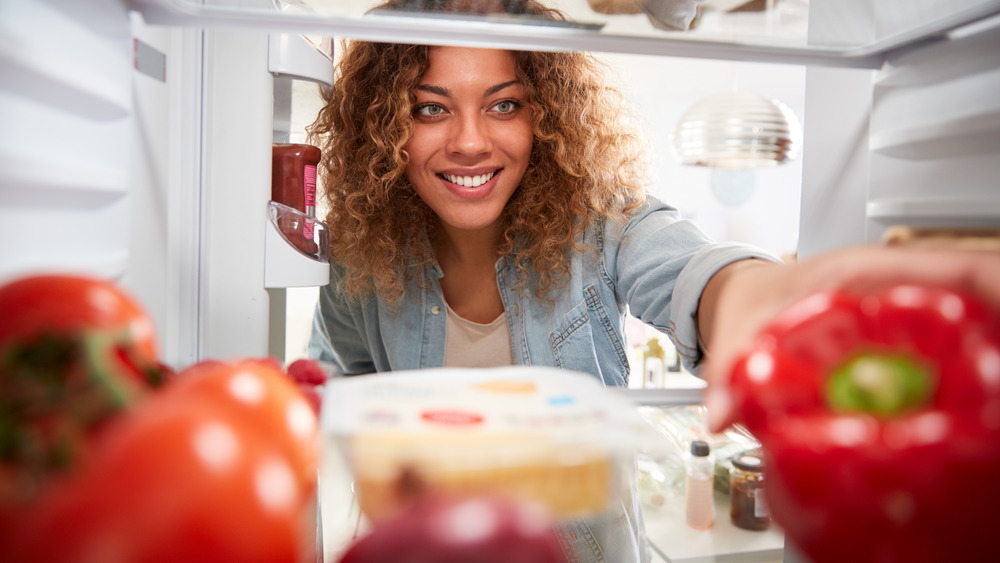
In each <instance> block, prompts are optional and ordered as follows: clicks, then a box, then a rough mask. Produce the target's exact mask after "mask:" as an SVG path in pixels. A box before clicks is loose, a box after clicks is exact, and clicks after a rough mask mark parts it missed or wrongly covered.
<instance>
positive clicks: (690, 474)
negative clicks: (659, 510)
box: [686, 440, 715, 530]
mask: <svg viewBox="0 0 1000 563" xmlns="http://www.w3.org/2000/svg"><path fill="white" fill-rule="evenodd" d="M714 481H715V456H713V455H712V451H711V449H710V448H709V447H708V442H705V441H703V440H695V441H693V442H691V457H690V458H688V462H687V493H686V512H687V524H688V526H691V527H692V528H695V529H697V530H704V529H707V528H711V527H712V524H713V523H714V522H715V494H714V492H713V491H714V487H713V484H714Z"/></svg>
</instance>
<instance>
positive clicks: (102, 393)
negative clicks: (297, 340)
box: [0, 279, 318, 563]
mask: <svg viewBox="0 0 1000 563" xmlns="http://www.w3.org/2000/svg"><path fill="white" fill-rule="evenodd" d="M78 280H80V279H78ZM16 283H21V282H16ZM75 283H76V285H81V286H86V285H90V286H92V287H94V286H98V285H101V284H103V282H93V281H92V280H90V281H87V280H80V281H78V282H75ZM71 285H72V284H71ZM39 287H41V288H48V289H45V290H44V291H48V294H47V295H48V296H49V298H50V299H51V300H63V305H62V306H63V310H69V311H77V309H79V310H84V309H85V307H84V305H83V304H80V303H75V302H74V301H73V300H74V299H76V298H82V299H84V300H89V301H91V302H94V303H95V304H103V306H107V305H108V304H109V303H111V302H113V301H114V300H115V299H117V298H119V297H122V294H121V293H120V292H119V291H118V290H116V289H115V288H114V287H113V286H111V285H108V284H104V287H103V288H101V292H100V293H98V294H97V295H99V297H98V298H96V299H95V298H94V297H93V296H94V295H95V294H94V293H88V292H80V291H76V292H73V291H68V292H63V293H60V292H59V291H55V290H53V289H51V288H52V287H53V286H51V285H45V284H41V285H40V286H39ZM5 291H6V288H0V313H3V314H4V315H6V313H7V311H14V313H13V314H14V315H15V316H14V317H10V318H18V319H25V318H29V319H30V318H31V315H30V314H29V313H28V312H24V311H18V310H17V307H16V304H17V303H18V301H16V300H14V301H11V300H9V299H7V297H6V296H8V295H10V294H9V293H5ZM37 291H40V292H42V291H43V290H42V289H38V290H37ZM24 294H25V291H22V293H21V295H24ZM27 294H31V291H27ZM39 295H40V297H39V298H38V300H39V301H45V299H44V296H45V293H44V292H43V293H40V294H39ZM122 298H123V297H122ZM95 306H96V305H95ZM40 307H41V310H42V313H44V314H49V312H47V311H49V310H48V309H45V308H44V306H40ZM122 310H124V309H122ZM51 311H52V314H53V316H54V317H58V316H59V315H58V314H57V313H58V309H52V310H51ZM135 311H138V309H137V308H136V309H135ZM18 314H20V315H21V316H20V317H17V315H18ZM68 317H70V318H72V319H75V320H73V321H72V322H70V321H67V320H66V318H62V319H61V320H60V319H56V320H52V321H51V322H50V323H49V324H48V325H46V323H45V322H44V319H43V320H38V319H37V318H35V319H30V320H31V321H32V322H23V323H22V324H21V325H19V326H23V327H26V328H25V329H24V330H23V331H21V332H18V331H13V330H10V329H9V325H7V324H6V322H5V323H4V325H3V326H4V329H3V339H2V341H0V353H2V360H3V363H2V364H0V407H2V412H0V432H2V434H0V438H2V442H0V445H2V448H3V449H2V450H0V451H2V453H3V459H2V463H3V465H2V467H0V470H2V471H0V493H2V495H0V561H4V562H20V561H30V562H50V561H52V562H55V561H59V562H112V561H113V562H123V563H128V562H140V561H141V562H157V561H164V562H166V561H172V562H174V561H185V562H188V561H195V562H197V561H240V562H254V561H268V562H281V561H287V562H292V563H294V562H298V561H306V560H310V559H312V558H314V557H315V554H314V551H315V548H314V545H315V524H316V523H315V489H316V469H317V464H318V460H317V456H318V444H317V419H316V414H315V412H314V411H313V409H312V407H311V405H310V404H309V402H308V401H307V400H306V399H305V397H304V396H303V395H302V393H301V392H300V391H299V390H298V388H297V387H296V384H295V383H294V382H293V381H292V380H291V378H290V377H289V376H288V375H287V374H286V373H285V372H284V371H283V370H282V369H281V367H280V365H279V364H278V363H277V362H275V361H273V360H271V359H247V360H242V361H234V362H221V361H205V362H201V363H199V364H196V365H194V366H191V367H189V368H187V369H185V370H182V371H180V372H179V373H177V374H172V375H170V377H169V378H167V379H168V380H167V381H166V382H165V383H163V384H162V385H160V386H159V387H158V388H156V389H154V388H153V387H152V386H151V385H152V383H150V381H155V378H154V380H148V379H143V378H142V377H139V375H141V374H145V373H151V371H149V370H146V369H144V368H145V367H150V366H153V367H154V369H153V370H152V372H153V373H157V374H161V375H162V374H164V372H165V368H163V367H162V366H160V365H159V364H158V363H156V356H155V347H153V346H152V342H154V340H153V339H152V332H151V325H148V326H147V328H145V329H142V330H139V329H136V327H137V326H138V327H141V326H143V324H144V323H146V324H148V318H145V317H144V316H142V315H141V314H140V313H138V312H134V313H131V314H127V315H124V316H122V315H119V317H117V318H118V319H119V320H117V321H115V322H106V319H107V318H108V315H104V316H101V315H96V314H94V315H91V316H87V315H85V314H78V313H76V312H73V313H70V314H69V315H68ZM0 318H4V319H7V318H8V317H6V316H3V317H0ZM39 318H41V317H39ZM121 318H126V319H129V321H128V322H127V323H126V325H125V326H126V327H131V328H123V325H122V324H121V321H120V319H121ZM18 322H21V321H20V320H19V321H18ZM32 323H33V324H32ZM102 323H103V324H102ZM147 330H148V331H147ZM114 334H119V335H120V336H119V337H117V338H106V336H107V335H114ZM94 335H96V336H94ZM138 335H145V336H143V338H139V336H138ZM146 337H148V338H149V341H148V342H146V341H145V340H143V339H144V338H146ZM93 338H96V339H97V345H94V344H93V343H92V341H91V339H93ZM53 341H54V342H56V343H57V344H58V345H57V346H54V348H50V347H49V342H53ZM107 342H111V343H113V344H110V345H105V344H106V343H107ZM136 342H139V343H142V342H145V345H138V344H135V343H136ZM25 348H26V349H28V350H31V353H24V352H23V351H22V350H23V349H25ZM53 350H54V352H53ZM95 350H96V353H97V357H96V359H95V357H94V351H95ZM108 357H110V360H108ZM105 360H107V361H105ZM137 366H141V367H139V368H138V369H137ZM121 389H125V391H124V392H121V391H120V390H121ZM95 412H96V413H98V414H94V413H95ZM67 453H68V454H71V455H67ZM43 462H44V463H43Z"/></svg>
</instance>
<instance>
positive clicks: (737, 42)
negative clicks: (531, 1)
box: [129, 0, 1000, 69]
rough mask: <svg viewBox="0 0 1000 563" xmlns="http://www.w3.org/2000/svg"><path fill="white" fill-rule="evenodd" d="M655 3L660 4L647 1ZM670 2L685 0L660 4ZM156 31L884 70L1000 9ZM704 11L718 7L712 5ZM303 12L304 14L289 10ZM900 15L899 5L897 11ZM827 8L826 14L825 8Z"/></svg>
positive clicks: (155, 19) (216, 18)
mask: <svg viewBox="0 0 1000 563" xmlns="http://www.w3.org/2000/svg"><path fill="white" fill-rule="evenodd" d="M644 1H653V0H644ZM657 1H663V2H670V1H682V0H657ZM129 3H130V5H131V6H132V7H133V8H136V9H138V10H139V11H141V12H142V13H143V15H144V17H145V19H146V20H147V22H149V23H154V24H165V25H182V26H202V27H240V28H258V29H264V30H268V31H287V32H298V33H313V34H321V35H325V36H335V37H338V38H354V39H363V40H371V41H389V42H400V43H426V44H432V45H470V46H483V47H503V48H512V49H526V50H581V51H582V50H586V51H599V52H617V53H632V54H646V55H663V56H679V57H692V58H708V59H722V60H736V61H755V62H764V63H785V64H814V65H821V66H831V67H853V68H872V69H877V68H880V67H881V65H882V62H883V61H884V60H885V58H886V56H887V55H888V54H890V53H892V52H894V51H897V50H899V49H902V48H905V47H908V46H911V45H914V44H917V43H920V42H924V41H927V40H928V39H931V38H937V37H942V36H947V35H948V34H952V33H962V30H963V28H965V27H966V26H969V25H981V24H980V23H977V22H982V20H986V19H989V18H991V17H993V16H996V15H997V14H1000V0H937V1H933V2H923V3H921V4H920V6H913V5H912V4H904V7H906V10H892V9H889V8H886V6H889V5H890V4H891V3H885V2H875V1H874V0H873V1H869V2H866V1H864V0H857V1H854V2H844V1H826V2H823V3H822V4H820V3H819V2H818V0H812V2H811V3H810V0H775V3H774V9H773V10H772V11H771V12H763V13H762V12H756V13H743V12H739V13H735V12H726V13H716V12H712V11H710V10H709V11H704V10H703V11H702V12H701V14H700V15H699V16H698V18H697V19H696V20H695V21H696V24H697V25H695V26H694V27H693V28H691V29H689V30H687V31H668V30H663V29H660V28H657V27H655V26H654V25H653V24H652V23H651V22H650V20H649V18H648V17H647V16H646V15H645V14H642V13H637V14H603V13H599V12H597V11H595V10H594V9H592V8H591V7H590V4H588V0H553V1H550V2H549V4H550V5H554V6H556V7H558V8H560V9H561V10H563V11H564V12H565V13H566V14H568V15H569V16H570V17H571V18H572V20H573V23H561V22H559V23H554V22H544V21H542V22H540V21H539V20H538V19H537V18H531V17H526V16H509V15H488V16H473V15H466V14H440V13H436V14H433V15H431V14H428V13H417V12H397V13H391V14H390V13H376V14H371V13H367V11H368V10H369V8H370V7H371V6H372V5H374V3H375V2H373V1H372V0H301V1H298V2H290V1H288V0H285V1H279V0H242V1H239V0H130V2H129ZM703 3H704V4H707V5H712V4H713V2H712V1H711V0H709V1H704V0H703ZM290 4H291V5H294V6H295V7H297V8H299V9H295V10H283V9H282V8H283V7H287V6H288V5H290ZM818 6H821V7H822V17H823V18H824V19H825V20H828V21H829V20H830V18H833V21H836V22H837V23H838V25H837V27H838V29H841V30H843V33H839V34H837V35H836V36H832V37H826V38H813V37H809V38H807V27H808V18H809V12H810V10H811V9H814V8H815V7H818ZM897 7H898V6H897ZM817 9H818V8H817Z"/></svg>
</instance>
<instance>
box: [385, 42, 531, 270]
mask: <svg viewBox="0 0 1000 563" xmlns="http://www.w3.org/2000/svg"><path fill="white" fill-rule="evenodd" d="M415 95H416V105H415V107H414V110H413V136H412V137H411V138H410V141H409V142H408V143H407V144H406V147H405V148H406V151H407V153H408V154H409V156H410V160H409V162H408V163H407V166H406V178H407V179H408V180H409V181H410V183H411V184H413V187H414V189H415V190H416V192H417V195H418V196H420V199H422V200H423V202H424V203H426V204H427V205H428V207H430V208H431V209H432V210H433V211H434V213H435V214H436V215H437V216H438V218H439V219H440V224H441V228H442V236H443V237H446V238H447V239H450V244H452V245H454V244H460V241H462V240H468V239H467V238H465V237H463V236H462V234H463V233H462V231H465V230H476V231H479V230H486V231H488V232H489V234H491V235H492V236H491V237H490V242H492V240H494V239H495V237H496V234H497V230H498V228H499V225H498V220H499V218H500V214H501V213H502V212H503V210H504V208H505V207H506V206H507V201H508V200H509V199H510V198H511V196H512V195H513V194H514V191H515V190H516V189H517V185H518V183H519V182H520V179H521V177H522V176H523V175H524V171H525V170H526V169H527V168H528V160H529V159H530V158H531V145H532V141H533V136H532V131H531V113H530V111H528V110H526V109H525V108H524V100H525V88H524V86H523V85H521V84H520V82H519V81H518V80H517V77H516V67H515V64H514V55H513V54H512V53H511V52H509V51H497V50H486V49H464V48H457V47H434V48H432V49H431V50H430V53H429V66H428V69H427V72H426V73H425V74H424V76H423V78H422V79H421V81H420V84H419V85H417V87H416V88H415ZM489 254H492V252H490V253H489ZM491 269H492V265H491Z"/></svg>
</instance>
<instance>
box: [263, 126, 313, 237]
mask: <svg viewBox="0 0 1000 563" xmlns="http://www.w3.org/2000/svg"><path fill="white" fill-rule="evenodd" d="M320 155H321V153H320V150H319V149H318V148H317V147H314V146H312V145H302V144H291V143H274V144H273V145H272V146H271V200H273V201H276V202H278V203H281V204H283V205H287V206H288V207H292V208H294V209H297V210H299V211H301V212H302V213H303V214H304V215H306V216H307V217H309V218H310V219H312V218H315V217H316V166H317V165H318V164H319V159H320ZM310 219H305V220H304V221H303V223H302V234H301V236H299V235H298V234H297V233H289V232H285V234H286V236H287V238H288V239H289V240H290V242H292V244H294V245H295V246H296V247H297V248H298V249H299V250H301V251H303V252H306V253H307V254H315V253H316V248H317V247H316V243H315V241H314V240H313V229H314V225H315V223H314V221H312V220H310Z"/></svg>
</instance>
